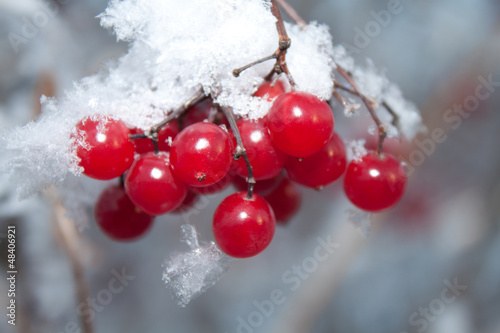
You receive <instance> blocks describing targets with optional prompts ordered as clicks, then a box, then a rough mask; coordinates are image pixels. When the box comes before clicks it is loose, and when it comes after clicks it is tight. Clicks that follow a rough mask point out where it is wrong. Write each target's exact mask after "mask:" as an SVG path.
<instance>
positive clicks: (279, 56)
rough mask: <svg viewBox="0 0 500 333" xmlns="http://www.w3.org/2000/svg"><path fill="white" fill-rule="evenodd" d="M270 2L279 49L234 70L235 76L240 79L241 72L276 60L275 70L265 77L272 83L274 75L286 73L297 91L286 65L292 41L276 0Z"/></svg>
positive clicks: (293, 88)
mask: <svg viewBox="0 0 500 333" xmlns="http://www.w3.org/2000/svg"><path fill="white" fill-rule="evenodd" d="M270 1H271V12H272V13H273V15H274V17H276V20H277V21H276V30H277V31H278V35H279V42H278V49H277V50H276V52H274V53H273V54H271V55H269V56H267V57H264V58H261V59H259V60H256V61H254V62H251V63H250V64H248V65H245V66H243V67H240V68H237V69H235V70H233V75H234V76H235V77H238V76H239V75H240V74H241V72H243V71H244V70H246V69H248V68H250V67H252V66H255V65H257V64H260V63H262V62H264V61H267V60H271V59H276V63H275V64H274V66H273V69H272V70H271V72H270V73H269V74H268V75H267V76H266V77H265V79H266V81H271V80H272V77H273V75H274V74H278V75H280V74H282V73H285V75H286V77H287V79H288V82H290V85H291V86H292V90H295V86H296V83H295V80H294V79H293V77H292V74H291V73H290V71H289V70H288V66H287V64H286V52H287V50H288V49H289V48H290V45H291V40H290V38H289V37H288V33H287V32H286V28H285V23H284V22H283V17H282V16H281V13H280V10H279V8H278V5H277V4H276V0H270Z"/></svg>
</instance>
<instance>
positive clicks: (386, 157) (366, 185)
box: [344, 152, 407, 212]
mask: <svg viewBox="0 0 500 333" xmlns="http://www.w3.org/2000/svg"><path fill="white" fill-rule="evenodd" d="M406 180H407V177H406V172H405V170H404V168H403V166H402V164H401V162H400V161H399V160H397V159H396V158H395V157H394V156H392V155H390V154H383V155H382V156H378V155H377V154H375V153H373V152H371V153H368V154H367V155H365V156H363V157H362V158H360V159H357V160H353V161H351V162H350V163H349V165H348V166H347V171H346V174H345V176H344V190H345V193H346V195H347V197H348V198H349V200H351V202H352V203H353V204H355V205H356V206H358V207H359V208H361V209H363V210H366V211H369V212H378V211H381V210H384V209H387V208H390V207H392V206H394V205H395V204H396V203H397V202H398V201H399V200H400V199H401V197H402V196H403V194H404V191H405V188H406Z"/></svg>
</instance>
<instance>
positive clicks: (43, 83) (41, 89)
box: [33, 71, 56, 120]
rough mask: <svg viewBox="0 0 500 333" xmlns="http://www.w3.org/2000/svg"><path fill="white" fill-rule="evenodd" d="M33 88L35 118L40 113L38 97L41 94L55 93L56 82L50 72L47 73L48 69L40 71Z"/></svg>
mask: <svg viewBox="0 0 500 333" xmlns="http://www.w3.org/2000/svg"><path fill="white" fill-rule="evenodd" d="M33 89H34V91H33V119H34V120H36V119H37V118H38V116H39V115H40V114H41V113H42V105H41V104H40V97H41V96H42V95H44V96H47V97H53V96H55V95H56V83H55V79H54V77H53V76H52V74H49V72H48V71H46V72H43V73H41V74H40V75H39V77H38V79H37V81H36V83H35V87H34V88H33Z"/></svg>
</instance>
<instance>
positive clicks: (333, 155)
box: [285, 132, 346, 188]
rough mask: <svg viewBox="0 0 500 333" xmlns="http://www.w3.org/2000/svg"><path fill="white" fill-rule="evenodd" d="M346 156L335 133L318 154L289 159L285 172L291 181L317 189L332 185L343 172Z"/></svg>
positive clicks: (340, 139)
mask: <svg viewBox="0 0 500 333" xmlns="http://www.w3.org/2000/svg"><path fill="white" fill-rule="evenodd" d="M345 166H346V156H345V146H344V142H343V141H342V138H341V137H340V136H339V135H338V134H337V133H335V132H333V134H332V137H331V138H330V140H329V141H328V143H327V144H326V146H325V147H323V149H321V150H320V151H319V152H318V153H316V154H314V155H312V156H309V157H305V158H303V159H299V158H290V159H289V160H288V162H287V164H286V167H285V168H286V172H287V174H288V176H289V177H290V179H291V180H293V181H294V182H296V183H299V184H301V185H304V186H307V187H311V188H319V187H322V186H326V185H328V184H330V183H333V182H334V181H335V180H337V179H338V178H339V177H340V176H342V174H343V173H344V171H345Z"/></svg>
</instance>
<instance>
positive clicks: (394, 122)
mask: <svg viewBox="0 0 500 333" xmlns="http://www.w3.org/2000/svg"><path fill="white" fill-rule="evenodd" d="M382 106H383V107H384V108H385V109H386V110H387V112H389V114H390V115H391V117H392V121H391V124H392V125H393V126H394V127H396V128H397V130H398V133H401V124H400V122H399V116H398V114H397V113H396V112H394V109H393V108H391V106H390V105H389V104H388V103H387V102H386V101H383V102H382Z"/></svg>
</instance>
